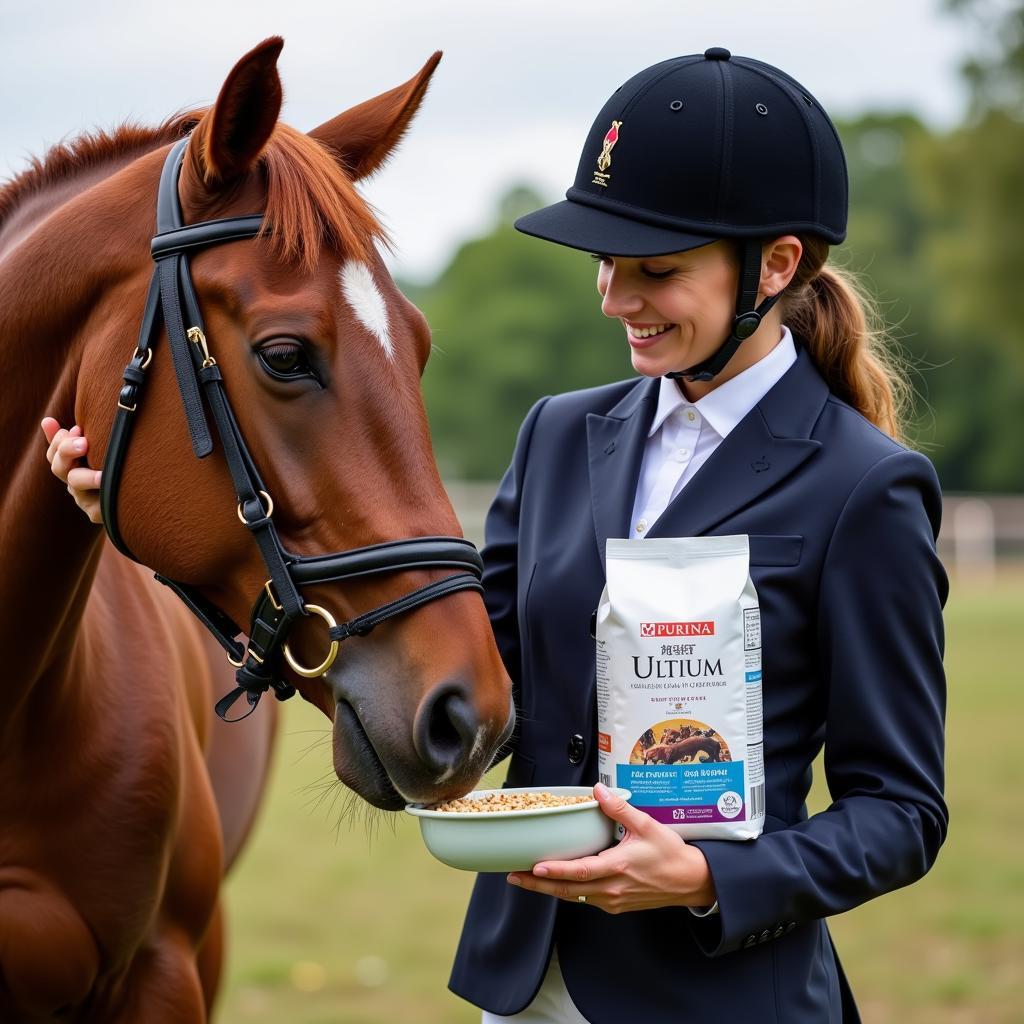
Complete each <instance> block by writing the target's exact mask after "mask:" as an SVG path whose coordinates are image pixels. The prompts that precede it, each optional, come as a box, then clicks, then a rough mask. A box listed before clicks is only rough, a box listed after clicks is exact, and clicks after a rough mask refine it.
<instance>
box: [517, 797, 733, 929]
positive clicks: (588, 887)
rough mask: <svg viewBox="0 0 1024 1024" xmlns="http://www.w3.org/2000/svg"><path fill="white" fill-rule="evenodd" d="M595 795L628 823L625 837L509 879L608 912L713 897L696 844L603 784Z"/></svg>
mask: <svg viewBox="0 0 1024 1024" xmlns="http://www.w3.org/2000/svg"><path fill="white" fill-rule="evenodd" d="M594 796H595V797H596V798H597V802H598V804H599V805H600V807H601V810H602V811H604V813H605V814H607V815H608V817H609V818H611V819H612V820H613V821H617V822H619V823H620V824H621V825H623V826H625V828H626V835H625V838H623V839H622V841H621V842H620V843H617V844H616V845H615V846H612V847H609V848H608V849H607V850H602V852H601V853H599V854H597V855H596V856H594V857H581V858H580V859H579V860H547V861H541V862H540V863H539V864H535V865H534V867H533V873H532V874H528V873H524V872H513V873H512V874H510V875H509V876H508V881H509V882H510V883H511V884H513V885H518V886H520V887H521V888H523V889H529V890H530V891H531V892H539V893H545V894H547V895H548V896H556V897H557V898H558V899H561V900H569V901H570V902H573V903H576V902H582V901H580V900H579V897H580V896H586V898H587V899H586V902H587V903H588V904H590V905H591V906H595V907H600V908H601V909H602V910H605V911H607V912H608V913H610V914H622V913H625V912H626V911H629V910H653V909H655V908H656V907H702V906H710V905H711V904H712V903H714V902H715V890H714V882H713V880H712V878H711V872H710V871H709V870H708V862H707V861H706V860H705V859H704V854H703V853H701V852H700V850H699V849H698V848H697V847H696V846H690V845H689V844H688V843H687V842H686V841H685V840H684V839H682V838H681V837H680V836H679V835H678V834H677V833H676V832H673V831H672V829H670V828H669V827H668V826H667V825H662V824H661V823H660V822H657V821H655V820H654V819H653V818H652V817H650V815H648V814H645V813H644V812H643V811H641V810H638V809H637V808H636V807H632V806H631V805H630V804H628V803H627V802H626V801H625V800H623V799H622V798H621V797H618V796H616V795H615V794H614V793H612V792H611V791H610V790H608V789H607V788H606V787H604V786H602V785H601V784H600V783H598V784H597V785H596V786H595V787H594Z"/></svg>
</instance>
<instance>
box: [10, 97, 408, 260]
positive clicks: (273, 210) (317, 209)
mask: <svg viewBox="0 0 1024 1024" xmlns="http://www.w3.org/2000/svg"><path fill="white" fill-rule="evenodd" d="M209 109H210V108H208V107H207V108H202V109H197V110H189V111H184V112H182V111H179V112H178V113H175V114H172V115H171V116H170V117H168V118H166V119H165V120H164V121H162V122H161V123H160V124H158V125H155V126H152V125H143V124H139V123H138V122H133V121H131V120H126V121H124V122H123V123H122V124H120V125H118V126H116V127H115V128H114V129H113V130H112V131H106V130H104V129H96V130H94V131H91V132H89V131H86V132H82V133H81V134H80V135H77V136H75V137H74V138H72V139H71V140H69V141H67V142H58V143H56V144H55V145H53V146H51V147H50V148H49V149H47V150H46V152H45V154H44V155H43V157H42V159H40V158H38V157H35V156H29V157H28V161H29V166H28V167H27V168H26V169H25V170H24V171H22V172H21V173H20V174H18V175H16V176H15V177H14V178H11V179H10V180H9V181H7V182H5V183H4V184H3V185H2V186H0V229H2V228H3V226H4V224H5V223H6V222H7V220H8V218H9V217H10V216H11V215H12V214H13V213H14V211H15V210H16V209H17V208H18V206H19V205H20V204H21V203H22V202H24V201H25V200H26V199H28V198H29V197H31V196H33V195H37V194H38V193H40V192H43V191H45V190H46V189H47V188H48V187H50V186H52V185H55V184H58V183H60V182H62V181H66V180H67V179H69V178H72V177H74V176H75V175H77V174H79V173H82V172H83V171H87V170H89V169H92V168H96V167H102V166H103V165H105V164H111V165H114V164H116V162H117V161H119V160H121V159H123V158H125V157H134V158H138V157H140V156H143V155H144V154H145V153H149V152H152V151H153V150H154V149H158V148H159V147H160V146H163V145H166V144H168V143H171V142H175V141H177V140H178V139H180V138H181V137H182V136H183V135H188V134H189V133H190V132H191V131H192V130H193V129H194V128H195V127H196V125H197V124H198V123H199V122H200V120H201V119H202V117H203V115H204V114H205V113H206V112H207V111H208V110H209ZM257 166H258V167H259V168H260V169H261V171H262V173H263V176H264V180H265V184H266V194H267V201H266V208H265V210H264V224H263V227H262V228H261V229H260V234H259V235H258V236H257V237H266V238H267V239H268V241H269V242H270V245H271V248H272V251H273V253H274V256H275V257H276V258H277V259H278V260H280V261H282V262H286V263H294V264H298V265H299V266H300V267H301V268H302V269H303V270H304V271H307V272H312V271H313V270H314V269H315V267H316V263H317V259H318V256H319V252H320V248H321V246H322V245H324V244H327V245H330V246H331V247H333V248H335V249H338V250H340V251H342V252H345V253H346V254H347V255H348V256H350V257H353V258H357V259H363V260H366V259H368V258H369V256H370V254H371V252H372V250H373V247H374V244H375V243H377V242H379V243H381V244H382V245H384V246H385V247H387V248H388V249H391V247H392V243H391V240H390V238H389V237H388V235H387V232H386V231H385V229H384V228H383V226H382V225H381V224H380V222H379V221H378V219H377V217H376V215H375V214H374V213H373V210H372V208H371V207H370V205H369V204H368V203H367V202H366V200H365V199H363V197H362V196H361V195H360V194H359V192H358V191H357V190H356V187H355V185H354V184H353V182H352V180H351V179H350V178H349V176H348V175H347V174H346V173H345V170H344V169H343V167H342V165H341V163H339V157H338V155H337V154H335V153H333V152H332V151H331V150H330V149H329V148H328V147H327V146H326V145H325V144H323V143H321V142H319V141H318V140H316V139H314V138H312V137H311V136H309V135H306V134H305V133H304V132H300V131H298V130H296V129H295V128H292V127H291V126H290V125H287V124H284V123H283V122H281V121H278V123H277V124H276V125H275V126H274V130H273V132H272V133H271V136H270V139H269V140H268V142H267V145H266V146H265V147H264V149H263V152H262V153H261V154H260V156H259V158H258V160H257ZM112 169H113V168H112Z"/></svg>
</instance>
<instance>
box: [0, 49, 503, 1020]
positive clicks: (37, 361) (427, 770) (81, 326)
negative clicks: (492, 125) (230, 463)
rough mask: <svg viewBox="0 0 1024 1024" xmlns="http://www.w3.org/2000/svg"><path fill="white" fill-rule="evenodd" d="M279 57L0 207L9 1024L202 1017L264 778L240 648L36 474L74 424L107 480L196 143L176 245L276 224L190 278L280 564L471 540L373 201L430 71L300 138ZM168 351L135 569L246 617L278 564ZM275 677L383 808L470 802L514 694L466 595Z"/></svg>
mask: <svg viewBox="0 0 1024 1024" xmlns="http://www.w3.org/2000/svg"><path fill="white" fill-rule="evenodd" d="M282 45H283V41H282V40H281V39H280V38H279V37H272V38H270V39H267V40H266V41H265V42H263V43H261V44H260V45H259V46H257V47H255V48H254V49H253V50H252V51H251V52H250V53H248V54H246V55H245V56H244V57H243V58H242V59H241V60H240V61H239V62H238V63H237V64H236V65H235V67H234V68H233V69H232V71H231V73H230V74H229V75H228V77H227V78H226V79H225V81H224V84H223V86H222V88H221V90H220V93H219V95H218V98H217V100H216V103H215V104H214V105H213V106H212V107H209V108H204V109H203V110H198V111H193V112H190V113H187V114H181V115H176V116H174V117H172V118H170V119H168V120H167V121H166V122H164V123H163V124H161V125H159V126H158V127H156V128H152V129H146V128H141V127H138V126H129V125H124V126H122V127H121V128H119V129H117V130H116V131H115V132H114V133H112V134H108V133H103V132H100V133H95V134H93V135H86V136H82V137H80V138H78V139H76V140H74V141H73V142H72V143H70V144H67V145H60V146H57V147H54V148H53V149H52V150H51V151H50V152H48V153H47V155H46V157H45V158H44V160H43V161H34V163H33V166H31V167H30V168H29V169H28V170H27V171H26V172H24V173H23V174H21V175H20V176H18V177H17V178H15V179H14V180H12V181H11V182H9V183H7V184H6V185H5V186H4V187H3V188H2V189H0V309H2V310H3V319H2V322H0V375H2V379H3V384H4V394H5V397H4V401H3V402H2V403H0V430H2V436H3V438H4V443H3V446H2V449H0V474H2V479H3V481H4V488H3V490H2V492H0V552H2V560H3V567H4V572H3V578H2V582H0V612H2V613H0V638H2V647H3V651H4V661H5V671H4V680H3V696H4V702H3V705H2V707H0V780H2V786H0V1020H3V1021H18V1022H21V1021H26V1022H31V1021H43V1020H56V1019H59V1020H61V1021H67V1020H75V1021H102V1022H104V1024H119V1022H126V1021H133V1022H135V1021H144V1022H146V1024H164V1022H167V1024H171V1022H173V1024H191V1022H196V1021H204V1020H206V1019H207V1018H208V1014H209V1012H210V1007H211V1006H212V1003H213V1000H214V996H215V992H216V988H217V983H218V976H219V972H220V967H221V948H222V927H223V926H222V923H221V922H222V918H221V912H220V909H219V907H220V904H219V890H220V885H221V879H222V877H223V874H224V871H225V869H226V867H227V866H228V865H230V864H231V862H232V861H233V860H234V858H235V857H236V855H237V854H238V851H239V848H240V846H241V844H242V842H243V840H244V839H245V836H246V833H247V831H248V829H249V827H250V824H251V822H252V820H253V816H254V814H255V811H256V808H257V805H258V802H259V799H260V795H261V790H262V788H263V784H264V781H265V778H266V774H267V765H268V757H269V754H270V750H271V743H272V735H273V731H274V715H273V701H269V700H264V701H263V702H262V704H261V705H260V706H259V707H258V708H257V709H256V710H257V713H255V714H253V715H252V716H251V717H249V718H248V719H247V720H246V721H245V722H243V723H241V724H237V725H226V724H224V723H223V722H221V721H219V720H218V719H216V718H214V717H213V714H212V710H213V704H214V701H215V700H216V699H217V698H218V697H221V696H223V695H224V694H225V693H226V692H227V691H229V690H231V689H232V687H233V686H234V683H235V677H234V669H233V668H232V666H231V665H229V664H228V663H227V661H226V659H225V657H224V651H223V650H222V649H221V648H220V647H219V646H218V645H217V643H216V642H215V641H214V639H213V638H212V637H211V636H210V635H209V634H208V633H207V632H206V630H205V629H204V628H203V627H202V626H201V625H200V623H199V621H198V620H197V619H195V618H193V616H192V615H191V614H190V612H189V611H188V610H187V609H186V607H185V605H184V604H182V603H181V602H180V601H179V599H178V598H177V597H176V596H175V594H174V593H173V592H172V591H171V590H169V589H167V588H166V587H164V586H163V585H161V583H160V582H157V581H156V580H154V577H153V572H152V571H149V570H147V569H145V568H143V565H141V564H139V563H137V562H133V561H131V560H129V559H127V558H125V557H124V556H123V555H121V554H120V553H119V552H118V551H116V550H115V549H114V547H113V546H112V545H111V544H110V543H109V541H108V540H107V539H106V537H105V536H104V534H103V532H102V531H100V530H98V529H97V528H96V527H95V526H93V525H92V524H90V523H89V522H87V521H86V519H85V518H84V517H83V516H82V514H81V513H80V512H79V511H78V509H77V508H75V506H74V505H73V504H72V502H70V501H69V500H68V498H67V495H66V494H65V493H64V492H63V491H62V490H61V489H60V488H59V487H55V486H54V480H53V477H52V476H51V475H50V473H49V472H48V469H47V466H46V463H45V461H44V460H43V459H41V458H40V454H39V443H38V434H37V432H38V429H39V428H38V424H39V421H40V419H41V418H42V417H43V416H44V415H52V416H55V417H57V418H58V419H59V420H60V421H62V422H69V423H70V422H75V423H78V424H81V425H82V427H83V429H84V431H85V432H86V433H87V434H88V436H89V437H90V439H91V441H92V444H93V448H92V453H91V454H92V455H93V456H94V461H93V463H92V464H93V466H94V467H96V468H98V467H99V466H100V465H101V460H102V458H103V454H104V448H105V447H106V444H107V443H108V441H109V437H110V431H111V427H112V422H113V418H114V413H115V408H116V404H117V400H118V389H119V388H120V387H121V380H120V373H121V368H122V367H123V366H124V365H125V362H126V361H127V359H128V357H129V356H130V355H131V352H132V350H133V346H134V345H135V342H136V336H137V333H138V330H139V322H140V318H141V315H142V310H143V307H144V305H145V302H146V294H147V286H148V282H149V279H150V275H151V272H152V268H153V264H152V260H151V258H150V245H149V243H150V238H151V236H152V235H153V231H154V209H155V201H156V194H157V184H158V179H159V178H160V174H161V168H162V166H163V164H164V159H165V156H166V155H167V153H168V151H169V150H170V149H171V147H172V145H173V144H174V143H176V142H178V141H179V140H180V139H181V138H182V137H184V136H185V135H189V134H190V137H189V141H188V145H187V151H186V154H187V155H186V157H185V160H184V163H183V165H182V168H181V173H180V179H179V181H178V184H177V188H178V196H179V199H180V202H181V207H182V211H183V216H184V222H185V223H186V224H191V223H195V222H198V221H201V220H210V219H217V218H227V217H235V216H240V215H248V214H254V213H262V214H263V216H264V219H265V220H266V221H267V222H269V223H270V224H271V225H272V227H273V232H272V233H268V234H265V235H261V236H259V237H256V238H244V239H240V240H236V241H232V242H229V243H226V244H221V245H218V246H216V247H214V248H210V249H205V250H203V251H201V252H199V253H198V254H197V255H195V256H194V257H193V259H192V262H191V270H192V278H193V281H194V283H195V287H196V289H197V294H198V297H199V301H200V303H201V306H202V314H203V318H204V321H205V324H206V330H207V334H208V338H209V346H210V350H211V352H212V353H213V354H214V355H215V357H216V361H217V363H218V364H219V366H220V369H221V371H222V374H223V379H224V387H225V388H226V390H227V393H228V396H229V398H230V401H231V404H232V406H233V408H234V411H235V415H236V416H237V419H238V424H239V427H240V431H241V435H242V437H243V438H244V440H245V442H246V443H247V445H248V447H249V450H250V452H251V453H252V455H253V459H254V461H255V463H256V465H257V466H258V467H259V469H260V473H261V474H262V478H263V479H264V480H265V482H266V485H267V488H268V490H269V491H270V493H271V494H272V495H273V499H274V501H275V503H276V506H275V509H274V513H273V516H274V522H275V524H276V527H277V529H278V531H279V532H280V536H281V537H282V539H283V541H284V542H285V543H286V547H287V549H288V550H289V551H292V552H294V553H296V554H297V555H300V556H312V555H317V554H321V553H325V552H337V551H343V550H347V549H351V548H356V547H360V546H364V545H371V544H377V543H383V542H386V541H390V540H393V539H406V538H416V537H424V536H437V535H448V536H455V537H461V530H460V528H459V524H458V521H457V519H456V517H455V514H454V511H453V510H452V507H451V505H450V503H449V501H448V498H447V495H446V493H445V491H444V488H443V486H442V484H441V480H440V477H439V475H438V472H437V467H436V465H435V462H434V459H433V455H432V452H431V448H430V440H429V435H428V429H427V420H426V415H425V412H424V408H423V402H422V397H421V393H420V386H419V383H420V376H421V374H422V372H423V369H424V365H425V363H426V360H427V356H428V354H429V352H430V347H431V346H430V334H429V331H428V328H427V325H426V323H425V321H424V319H423V316H422V315H421V314H420V312H419V311H418V310H417V309H416V308H415V307H414V306H413V305H412V304H411V303H410V302H408V301H407V300H406V299H405V298H404V296H402V295H401V293H400V292H399V291H398V290H397V288H396V287H395V285H394V282H393V281H392V280H391V278H390V276H389V274H388V273H387V271H386V269H385V267H384V266H383V263H382V261H381V259H380V256H379V253H378V249H377V244H378V243H383V242H384V241H385V238H384V233H383V231H382V229H381V228H380V226H379V224H378V223H377V221H376V219H375V218H374V216H373V215H372V213H371V211H370V209H369V208H368V206H367V205H366V203H365V202H364V201H363V200H362V198H361V197H360V195H359V193H358V191H357V190H356V188H355V186H354V182H356V181H358V180H360V179H362V178H365V177H366V176H367V175H369V174H371V173H372V172H373V171H374V170H375V169H376V168H378V167H379V166H380V165H381V164H382V163H383V161H384V160H386V159H387V157H388V155H389V154H390V153H391V152H392V150H393V149H394V148H395V146H396V144H397V143H398V141H399V139H400V137H401V136H402V134H403V133H404V132H405V131H406V129H407V127H408V125H409V123H410V121H411V119H412V117H413V116H414V114H415V112H416V110H417V108H418V107H419V105H420V102H421V100H422V98H423V95H424V93H425V91H426V88H427V84H428V82H429V79H430V76H431V74H432V73H433V70H434V68H435V67H436V65H437V62H438V60H439V59H440V54H435V55H434V56H433V57H431V59H430V60H429V61H428V62H427V64H426V65H425V66H424V68H423V69H422V71H421V72H420V73H419V74H418V75H416V76H415V77H414V78H412V79H411V80H410V81H409V82H407V83H406V84H404V85H402V86H400V87H398V88H396V89H394V90H392V91H390V92H387V93H384V94H383V95H381V96H378V97H376V98H375V99H371V100H368V101H366V102H364V103H361V104H359V105H358V106H356V107H353V108H352V109H350V110H348V111H346V112H344V113H342V114H339V115H338V116H337V117H335V118H333V119H331V120H329V121H327V122H326V123H325V124H323V125H321V126H320V127H319V128H317V129H315V130H314V131H312V132H310V133H308V134H303V133H301V132H298V131H296V130H295V129H293V128H290V127H288V126H287V125H285V124H282V123H279V122H278V114H279V111H280V105H281V98H282V92H281V84H280V80H279V78H278V73H277V66H276V64H277V58H278V55H279V53H280V50H281V46H282ZM157 341H158V343H157V344H156V345H155V352H154V357H153V359H152V363H153V365H152V367H150V368H149V371H148V374H149V380H148V384H147V389H146V401H145V403H144V404H143V405H141V406H140V407H139V414H138V420H137V423H136V425H135V429H134V434H133V440H132V443H131V446H130V447H129V448H128V450H127V458H126V462H125V466H124V473H123V476H122V479H121V483H120V488H119V493H118V508H119V522H120V527H121V532H122V534H123V536H124V538H125V540H126V541H127V543H128V545H129V546H130V548H131V551H132V552H133V553H134V554H135V556H136V557H137V558H138V559H139V560H140V562H142V563H144V564H145V565H146V566H149V567H150V569H152V570H156V571H157V572H158V573H160V574H162V575H163V576H165V577H168V578H170V579H173V580H178V581H183V582H186V583H188V584H189V585H191V586H193V587H195V588H197V590H198V592H200V593H201V594H202V596H203V597H204V598H205V599H207V600H208V601H210V602H212V603H213V604H214V605H215V606H217V607H218V608H219V609H221V610H222V611H223V612H224V613H226V614H227V615H228V616H230V617H231V618H232V619H233V620H234V621H235V622H240V623H243V624H247V623H248V622H249V618H248V615H249V609H250V607H251V606H252V603H253V601H254V599H255V597H256V596H257V595H258V594H259V593H260V591H261V590H262V588H263V585H264V581H265V579H266V575H267V572H266V569H265V568H264V565H263V562H262V559H261V555H260V551H259V549H258V548H257V545H256V544H255V543H254V542H253V538H252V536H250V533H249V531H248V530H246V529H243V528H242V526H241V525H240V524H239V516H237V515H236V498H235V492H234V488H233V486H232V479H231V476H230V475H229V472H228V467H227V464H226V462H225V459H224V453H223V451H221V447H220V444H219V443H217V444H216V445H215V448H214V451H213V453H212V454H211V455H210V457H207V458H204V459H202V460H201V461H199V460H197V459H196V458H195V457H194V454H193V451H192V445H191V443H190V437H189V432H188V428H187V423H186V418H185V414H184V412H183V406H182V401H181V396H180V395H179V391H178V384H177V381H176V379H175V370H174V367H173V366H172V360H171V356H170V352H169V349H168V341H167V336H166V333H163V334H161V335H160V336H159V337H158V339H157ZM448 575H450V572H446V571H445V570H443V569H440V568H429V569H428V568H420V569H417V570H415V571H410V570H406V571H401V572H389V573H385V574H383V575H374V576H366V577H358V578H355V579H350V580H345V581H342V582H332V583H318V584H315V585H306V586H304V587H303V594H302V596H303V598H304V600H306V601H308V602H310V603H312V602H315V603H316V604H317V605H319V606H322V607H324V608H331V609H334V610H335V612H336V613H338V614H339V615H344V616H345V617H346V619H348V618H351V617H353V616H356V615H359V614H361V613H363V612H365V611H366V610H367V609H372V608H375V607H377V606H379V605H381V604H383V603H385V602H390V601H393V600H395V599H397V598H399V597H401V596H402V595H405V594H408V593H409V592H410V591H411V590H412V589H414V588H418V587H421V586H427V585H428V584H430V583H433V582H436V581H438V580H441V579H444V578H445V577H446V576H448ZM288 641H289V644H290V648H291V651H292V652H293V654H294V657H295V658H296V659H298V661H299V663H302V664H305V665H315V664H317V663H318V662H319V661H320V660H321V659H322V658H323V652H324V649H325V647H326V643H327V641H326V637H325V631H324V624H323V622H322V621H321V620H320V619H314V618H312V617H308V618H302V619H300V621H299V622H298V623H297V625H296V626H295V628H294V629H293V630H292V632H291V635H290V636H289V638H288ZM281 672H282V673H283V674H285V675H286V676H287V681H288V682H289V683H291V684H292V685H294V686H295V687H296V688H297V689H298V691H299V693H300V694H301V695H302V696H303V697H304V698H305V699H306V700H308V701H310V702H312V703H313V704H316V705H317V706H318V707H319V708H321V709H322V710H323V712H324V713H325V714H326V715H327V716H328V717H329V718H330V719H332V720H333V722H334V731H333V755H334V767H335V770H336V772H337V775H338V778H339V779H340V780H341V781H342V782H344V783H345V784H346V785H347V786H349V787H350V788H351V789H353V790H355V791H356V792H357V793H358V794H359V795H361V796H362V797H364V798H365V799H366V800H367V801H369V802H370V803H371V804H374V805H376V806H378V807H382V808H386V809H397V808H399V807H401V806H402V805H403V803H404V802H405V801H406V800H424V801H430V800H438V799H443V798H447V797H450V796H456V795H459V794H462V793H465V792H466V791H467V790H469V789H471V788H472V787H473V785H474V784H475V783H476V781H477V780H478V779H479V777H480V775H481V774H482V772H483V771H484V770H485V769H486V768H487V766H488V765H489V763H490V760H491V758H492V756H493V754H494V752H495V750H496V749H497V747H498V746H499V745H500V743H501V742H502V740H503V739H504V737H505V736H506V735H507V730H508V729H509V728H510V724H511V715H510V690H511V687H510V683H509V679H508V676H507V674H506V672H505V670H504V667H503V665H502V662H501V658H500V656H499V654H498V651H497V648H496V646H495V644H494V639H493V635H492V632H491V629H490V624H489V621H488V618H487V613H486V610H485V608H484V604H483V602H482V600H481V598H480V595H479V593H476V592H472V591H468V590H462V591H460V592H458V593H454V594H450V595H448V596H446V597H444V598H443V599H439V600H436V601H432V602H431V603H429V604H424V605H422V606H421V607H417V608H415V609H414V610H412V611H410V612H407V613H406V614H404V615H401V616H398V617H395V618H391V619H389V620H388V621H386V622H384V623H382V624H381V625H380V626H378V628H377V629H375V630H374V632H373V633H371V634H369V635H367V636H363V637H357V638H355V639H352V640H350V641H348V642H347V643H346V644H345V645H344V646H343V647H342V649H341V655H340V656H339V657H338V659H337V661H336V662H335V663H334V664H333V666H332V667H331V668H330V669H328V670H327V672H326V673H325V674H324V675H321V676H319V677H317V678H303V677H301V676H299V675H296V674H294V673H291V671H290V670H289V669H287V668H285V667H283V666H282V668H281ZM295 852H296V860H295V864H282V865H281V870H282V871H288V870H292V869H294V868H295V867H296V866H298V865H299V864H300V863H301V861H300V858H301V851H299V850H296V851H295ZM274 883H275V880H274V879H273V878H268V879H267V884H268V885H273V884H274Z"/></svg>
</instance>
